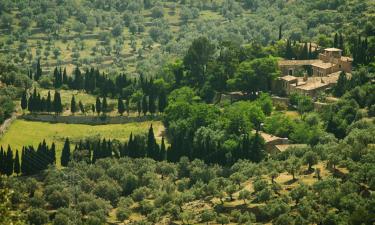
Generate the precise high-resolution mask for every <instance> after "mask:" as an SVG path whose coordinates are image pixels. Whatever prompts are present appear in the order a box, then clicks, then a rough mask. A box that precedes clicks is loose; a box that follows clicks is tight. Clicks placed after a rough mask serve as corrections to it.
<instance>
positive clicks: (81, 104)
mask: <svg viewBox="0 0 375 225" xmlns="http://www.w3.org/2000/svg"><path fill="white" fill-rule="evenodd" d="M78 106H79V110H81V113H82V114H85V107H84V105H83V103H82V102H81V101H79V103H78Z"/></svg>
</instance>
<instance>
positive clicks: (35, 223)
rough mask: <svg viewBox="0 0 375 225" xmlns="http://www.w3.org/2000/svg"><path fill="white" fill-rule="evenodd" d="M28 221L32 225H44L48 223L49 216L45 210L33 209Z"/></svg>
mask: <svg viewBox="0 0 375 225" xmlns="http://www.w3.org/2000/svg"><path fill="white" fill-rule="evenodd" d="M27 219H28V221H29V223H30V224H31V225H43V224H46V223H47V222H48V214H47V212H46V211H45V210H43V209H31V210H30V211H29V213H28V214H27Z"/></svg>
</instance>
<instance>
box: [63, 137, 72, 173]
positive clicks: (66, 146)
mask: <svg viewBox="0 0 375 225" xmlns="http://www.w3.org/2000/svg"><path fill="white" fill-rule="evenodd" d="M69 161H70V142H69V138H66V139H65V143H64V147H63V149H62V152H61V166H65V167H66V166H68V163H69Z"/></svg>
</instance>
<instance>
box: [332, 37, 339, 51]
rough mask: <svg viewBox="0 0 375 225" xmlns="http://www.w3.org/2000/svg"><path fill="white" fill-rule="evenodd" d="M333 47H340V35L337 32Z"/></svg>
mask: <svg viewBox="0 0 375 225" xmlns="http://www.w3.org/2000/svg"><path fill="white" fill-rule="evenodd" d="M333 47H334V48H338V47H339V36H338V34H337V33H336V34H335V37H334V39H333Z"/></svg>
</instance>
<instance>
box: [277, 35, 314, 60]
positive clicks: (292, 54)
mask: <svg viewBox="0 0 375 225" xmlns="http://www.w3.org/2000/svg"><path fill="white" fill-rule="evenodd" d="M317 55H318V52H317V50H316V47H314V50H313V46H312V44H311V43H307V42H306V43H304V44H301V43H297V42H296V41H294V42H293V43H292V41H291V40H290V39H288V40H287V41H286V47H285V54H284V58H286V59H298V60H304V59H316V57H317Z"/></svg>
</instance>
